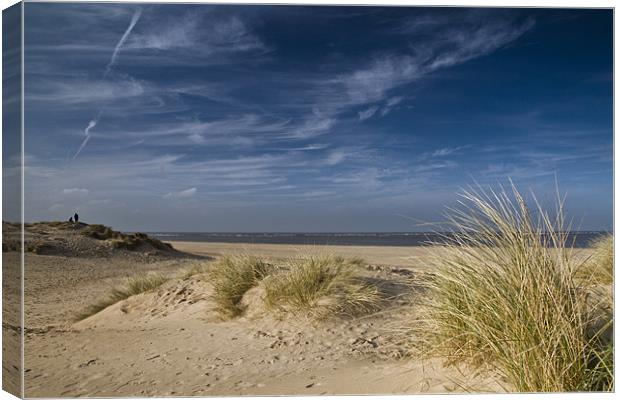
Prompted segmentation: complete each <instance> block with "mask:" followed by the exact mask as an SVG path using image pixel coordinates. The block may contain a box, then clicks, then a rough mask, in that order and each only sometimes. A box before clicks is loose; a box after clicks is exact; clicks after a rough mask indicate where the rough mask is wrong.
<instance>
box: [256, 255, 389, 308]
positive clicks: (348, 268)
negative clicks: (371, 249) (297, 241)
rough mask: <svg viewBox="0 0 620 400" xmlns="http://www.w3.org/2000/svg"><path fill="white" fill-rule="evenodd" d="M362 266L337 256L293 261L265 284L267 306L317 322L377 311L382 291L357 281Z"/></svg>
mask: <svg viewBox="0 0 620 400" xmlns="http://www.w3.org/2000/svg"><path fill="white" fill-rule="evenodd" d="M362 263H363V261H362V260H359V259H351V260H347V259H344V258H342V257H334V256H309V257H301V258H297V259H293V260H290V261H289V264H288V266H287V267H288V268H287V269H286V270H284V271H282V272H280V273H278V274H274V275H272V276H270V277H269V278H268V279H266V280H265V290H266V295H265V302H266V305H267V307H268V308H271V309H275V310H280V311H286V312H294V313H295V312H302V313H303V314H306V315H310V316H312V317H317V318H325V317H328V316H334V315H350V316H352V315H357V314H360V313H365V312H369V311H372V310H375V309H376V307H377V306H378V303H379V301H380V295H379V290H378V289H377V288H376V287H375V286H372V285H369V284H366V283H364V282H362V281H361V280H359V279H357V278H356V277H355V268H356V267H359V266H360V265H361V264H362Z"/></svg>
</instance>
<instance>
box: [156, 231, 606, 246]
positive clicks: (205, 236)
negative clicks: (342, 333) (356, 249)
mask: <svg viewBox="0 0 620 400" xmlns="http://www.w3.org/2000/svg"><path fill="white" fill-rule="evenodd" d="M605 233H606V232H604V231H579V232H571V233H570V234H569V235H570V236H569V239H568V240H569V242H572V241H574V244H575V246H574V247H578V248H582V247H588V246H589V244H590V243H591V242H592V240H594V239H596V238H597V237H598V236H600V235H603V234H605ZM148 234H149V235H151V236H153V237H156V238H158V239H160V240H163V241H175V242H204V243H240V244H241V243H243V244H288V245H315V246H397V247H418V246H429V245H431V244H432V243H436V242H440V241H441V239H442V236H441V235H440V234H437V233H430V232H395V233H389V232H368V233H346V232H345V233H245V232H238V233H215V232H148Z"/></svg>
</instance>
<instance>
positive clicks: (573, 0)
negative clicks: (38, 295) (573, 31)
mask: <svg viewBox="0 0 620 400" xmlns="http://www.w3.org/2000/svg"><path fill="white" fill-rule="evenodd" d="M28 2H46V1H45V0H28ZM49 2H52V1H49ZM58 2H62V1H58ZM67 2H78V1H67ZM80 2H92V3H104V2H106V3H180V4H290V5H353V6H364V5H375V6H437V7H442V6H443V7H449V6H456V7H459V6H460V7H536V8H541V7H553V8H614V7H615V2H613V1H610V0H590V1H583V0H582V1H579V0H564V1H559V0H540V1H534V0H529V1H505V0H475V1H473V2H472V1H467V0H450V1H448V2H446V1H437V0H425V1H412V0H388V1H386V2H382V1H378V0H374V1H373V0H361V1H360V0H357V1H356V0H335V1H330V0H305V1H299V0H268V1H261V0H242V1H230V2H224V1H208V0H207V1H182V0H180V1H176V0H167V1H165V0H151V1H141V0H134V1H131V0H130V1H96V0H84V1H80ZM16 3H17V2H16V1H14V0H0V5H1V6H2V9H5V8H7V7H9V6H11V5H13V4H16ZM22 11H23V3H22ZM23 18H24V15H23V12H22V26H21V28H22V32H21V34H22V35H21V37H22V66H21V68H22V84H21V95H22V98H21V107H22V109H21V125H22V138H21V140H22V142H21V145H22V148H21V152H22V154H21V158H22V160H21V161H22V171H21V175H22V176H21V179H22V188H21V198H22V209H21V212H22V248H23V240H24V232H23V221H24V213H25V210H24V202H23V200H24V162H25V160H24V155H25V149H24V135H23V132H24V122H25V119H24V111H25V110H24V79H23V74H24V62H23V61H24V21H23ZM615 26H616V13H615V11H614V76H616V66H617V65H618V64H617V63H616V56H617V54H618V52H617V49H618V39H619V36H618V33H617V31H616V29H615ZM1 35H2V32H1V29H0V41H1V38H2V36H1ZM0 72H1V66H0ZM617 85H618V82H617V80H615V79H614V121H613V127H614V139H615V121H616V119H615V116H616V115H617V112H618V110H619V109H618V105H617V104H616V102H615V93H617V90H616V89H617V87H618V86H617ZM1 116H2V111H1V108H0V118H1ZM616 146H617V143H616V141H615V140H614V228H615V227H616V226H620V224H619V222H620V216H619V215H618V213H616V212H615V210H616V207H617V206H618V197H617V196H615V189H616V188H617V187H619V186H618V183H619V180H620V175H619V173H618V172H619V167H618V165H617V164H616V163H615V157H616V154H618V153H617V152H616ZM1 147H2V144H1V141H0V160H1ZM1 194H2V188H1V187H0V195H1ZM1 215H2V211H1V209H0V217H1ZM614 231H615V229H614ZM619 250H620V241H616V243H615V252H616V254H618V251H619ZM21 260H22V261H21V262H22V275H21V285H22V298H21V302H20V303H21V304H20V307H21V310H20V314H21V323H22V326H24V296H23V293H24V256H23V253H22V257H21ZM619 275H620V274H619V273H618V270H617V269H615V277H614V279H615V282H618V278H619ZM0 302H1V299H0ZM615 310H616V311H617V307H616V308H615ZM618 336H619V335H618V330H617V329H616V332H615V341H616V343H618ZM0 338H1V333H0ZM23 339H24V332H23V330H22V343H23ZM614 356H615V359H614V361H615V362H614V364H615V365H618V358H619V357H618V351H616V353H615V355H614ZM21 358H22V397H23V395H24V393H23V390H24V373H23V370H24V368H23V366H24V352H23V347H22V349H21ZM617 368H618V367H616V369H617ZM616 376H617V374H616ZM0 377H1V371H0ZM455 396H456V397H455ZM491 396H492V397H491ZM614 397H615V394H603V393H587V394H578V393H569V394H566V393H557V394H488V395H484V394H481V395H455V394H453V395H399V396H329V398H331V399H339V400H340V399H343V400H344V399H347V400H348V399H362V398H364V399H366V398H367V399H379V398H387V399H393V400H404V399H409V400H411V399H455V398H456V399H476V398H488V399H491V398H509V399H541V398H544V399H567V400H572V399H585V398H588V399H608V398H614ZM13 398H14V397H13V396H11V395H10V394H8V393H6V392H0V400H4V399H13ZM227 398H229V399H235V398H240V397H227ZM248 398H259V397H243V398H240V399H248ZM286 398H292V399H303V398H304V397H301V396H287V397H286ZM118 399H121V398H120V397H119V398H118ZM160 399H163V398H160ZM187 399H195V397H188V398H187ZM260 399H281V397H276V396H269V397H260Z"/></svg>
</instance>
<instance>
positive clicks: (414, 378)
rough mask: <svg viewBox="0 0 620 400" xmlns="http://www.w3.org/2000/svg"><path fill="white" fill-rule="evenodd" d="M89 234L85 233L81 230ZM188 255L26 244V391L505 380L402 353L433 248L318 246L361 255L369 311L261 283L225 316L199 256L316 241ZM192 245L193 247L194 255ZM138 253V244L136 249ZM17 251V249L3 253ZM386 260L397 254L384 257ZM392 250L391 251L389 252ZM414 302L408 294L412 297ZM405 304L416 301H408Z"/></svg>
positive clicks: (248, 390)
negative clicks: (125, 293)
mask: <svg viewBox="0 0 620 400" xmlns="http://www.w3.org/2000/svg"><path fill="white" fill-rule="evenodd" d="M80 240H81V239H80ZM174 246H175V247H176V248H177V249H178V250H181V251H182V252H185V253H182V252H180V253H179V254H187V257H185V256H175V257H172V258H170V257H155V256H154V255H153V254H151V255H150V256H148V257H143V255H144V254H145V253H140V254H142V255H139V256H136V257H134V256H130V257H128V256H127V255H126V252H120V253H113V254H111V255H109V256H107V257H100V256H98V255H93V254H91V253H89V252H84V253H80V254H78V255H77V256H76V254H71V256H64V255H39V254H34V253H31V252H29V253H27V254H26V265H27V269H26V304H25V306H26V343H25V345H26V352H25V374H26V396H28V397H41V396H43V397H59V396H140V395H161V396H163V395H179V396H182V395H235V394H238V395H240V394H254V395H264V394H271V395H282V394H289V395H294V394H364V393H370V394H389V393H423V392H433V393H436V392H453V391H457V392H462V391H476V392H480V391H482V392H484V391H494V392H497V391H503V390H504V386H505V384H501V383H498V382H497V380H496V379H495V377H494V376H492V375H489V376H480V375H476V376H474V374H473V373H471V372H469V371H467V370H465V371H459V370H457V369H454V368H449V367H445V366H443V361H442V360H437V359H432V360H417V359H413V358H411V357H403V354H404V353H405V352H406V349H405V348H404V347H402V345H400V344H399V340H398V338H397V337H396V335H397V333H396V332H395V331H394V330H393V329H392V328H391V326H393V324H394V323H395V321H398V319H399V318H408V315H407V314H406V313H405V312H404V311H403V310H408V311H407V312H411V310H414V309H415V307H411V306H410V305H409V304H410V303H411V302H415V299H416V296H420V295H423V293H420V292H417V291H416V288H415V285H413V286H412V285H410V284H409V283H408V282H409V281H410V280H411V279H415V277H416V275H417V274H423V273H425V270H426V269H427V268H426V265H427V264H426V262H425V257H427V256H428V254H429V251H430V249H428V248H385V247H370V246H368V247H352V246H342V247H341V248H340V247H338V248H331V247H330V248H321V249H316V248H314V249H312V250H313V251H316V250H320V252H321V253H336V254H342V255H344V256H354V255H355V256H361V257H364V258H366V259H368V260H369V264H370V265H364V266H360V267H359V271H357V272H358V273H359V275H360V276H361V277H363V278H364V279H368V280H372V281H373V282H374V283H375V284H376V285H378V287H380V288H381V290H382V291H383V292H384V295H385V296H387V297H390V298H391V300H390V301H388V302H385V303H383V309H382V311H381V312H379V313H376V314H372V315H369V316H365V317H360V318H355V319H351V318H333V319H328V320H325V321H316V320H313V319H309V318H303V317H300V316H295V315H290V316H288V315H276V314H273V313H270V312H267V311H266V309H265V308H264V305H263V302H262V298H261V294H260V290H259V289H256V290H250V291H248V292H247V293H246V295H245V297H244V298H243V301H242V304H244V305H245V306H246V309H245V311H244V313H243V314H242V315H241V316H240V317H238V318H235V319H232V320H229V321H222V320H221V319H220V317H219V316H218V314H217V312H216V311H215V304H214V303H213V300H212V299H211V296H210V295H211V293H212V290H213V289H212V287H211V285H210V283H209V279H208V277H207V276H205V275H200V274H197V275H193V276H188V275H187V274H185V272H186V271H187V270H188V269H189V268H191V267H192V266H196V265H198V264H200V265H207V267H208V264H209V262H210V258H206V257H205V258H202V259H200V258H197V257H195V256H194V255H198V256H213V257H219V256H220V255H222V254H230V253H233V252H236V253H239V252H246V253H247V252H251V253H253V254H259V255H263V256H266V257H268V258H269V259H271V260H279V259H284V258H287V257H290V256H292V255H294V254H296V253H297V252H299V251H300V250H301V251H305V252H307V251H309V249H308V248H305V249H304V248H302V249H300V246H289V245H251V246H249V245H239V244H237V245H232V244H212V243H211V244H206V243H205V244H199V243H191V244H189V243H175V244H174ZM191 253H193V254H194V255H192V254H191ZM134 255H135V254H134ZM5 257H7V258H11V257H13V258H15V259H16V260H17V258H18V257H19V254H18V253H17V252H9V253H5ZM385 260H387V261H388V262H385ZM381 261H384V262H381ZM153 273H156V274H160V275H162V276H166V277H169V278H170V280H168V281H167V282H166V283H164V284H162V285H161V286H160V287H159V288H158V289H157V290H155V291H153V292H149V293H143V294H139V295H136V296H132V297H129V298H127V299H126V300H122V301H120V302H118V303H116V304H113V305H111V306H110V307H108V308H106V309H104V310H103V311H101V312H98V313H96V314H94V315H92V316H90V317H88V318H86V319H84V320H82V321H79V322H75V320H74V317H75V316H76V315H77V314H79V313H80V312H81V311H83V310H84V309H85V308H86V307H88V306H89V305H90V304H93V303H95V302H97V301H98V300H100V299H102V298H104V297H105V296H107V295H108V294H109V292H110V290H111V289H112V288H113V287H116V286H118V285H119V284H122V282H123V280H124V279H125V278H126V277H129V276H135V275H139V274H153ZM407 305H409V306H407ZM403 306H407V307H405V308H402V307H403Z"/></svg>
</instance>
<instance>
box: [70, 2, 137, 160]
mask: <svg viewBox="0 0 620 400" xmlns="http://www.w3.org/2000/svg"><path fill="white" fill-rule="evenodd" d="M141 14H142V9H141V8H138V9H137V10H136V11H135V12H134V13H133V17H131V22H130V23H129V26H128V27H127V30H125V33H123V36H121V40H119V41H118V43H117V44H116V47H114V51H113V52H112V57H111V58H110V62H109V63H108V65H107V66H106V68H105V72H104V73H103V78H104V79H105V78H106V77H107V76H108V74H109V73H110V71H111V70H112V67H113V66H114V64H115V63H116V58H117V57H118V52H119V51H120V50H121V47H123V43H125V41H126V40H127V37H128V36H129V34H130V33H131V30H132V29H133V27H134V26H136V23H137V22H138V20H139V19H140V15H141ZM100 117H101V110H99V114H97V117H96V118H94V119H91V120H90V121H89V122H88V126H86V128H85V129H84V135H86V137H85V138H84V140H83V141H82V144H81V145H80V148H79V149H78V151H76V152H75V155H74V156H73V159H74V160H75V159H76V158H77V156H79V155H80V152H81V151H82V150H83V149H84V147H85V146H86V143H88V141H89V140H90V130H91V129H93V128H94V127H95V126H97V123H98V122H99V118H100Z"/></svg>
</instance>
